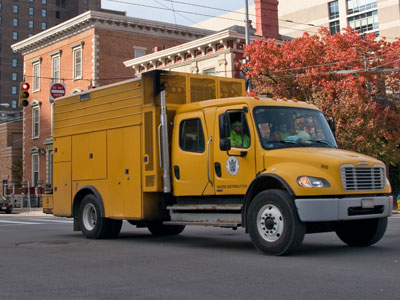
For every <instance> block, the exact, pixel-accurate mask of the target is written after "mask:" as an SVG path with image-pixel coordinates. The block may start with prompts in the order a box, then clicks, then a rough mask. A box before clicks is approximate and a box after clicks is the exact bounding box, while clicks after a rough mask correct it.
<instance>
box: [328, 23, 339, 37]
mask: <svg viewBox="0 0 400 300" xmlns="http://www.w3.org/2000/svg"><path fill="white" fill-rule="evenodd" d="M329 31H330V33H331V34H332V35H334V34H335V33H338V32H340V23H339V21H333V22H329Z"/></svg>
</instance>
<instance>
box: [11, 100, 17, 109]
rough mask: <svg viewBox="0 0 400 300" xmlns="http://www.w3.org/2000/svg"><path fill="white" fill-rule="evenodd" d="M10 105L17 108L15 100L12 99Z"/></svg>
mask: <svg viewBox="0 0 400 300" xmlns="http://www.w3.org/2000/svg"><path fill="white" fill-rule="evenodd" d="M11 107H12V108H17V100H13V101H12V102H11Z"/></svg>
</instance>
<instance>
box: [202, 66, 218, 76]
mask: <svg viewBox="0 0 400 300" xmlns="http://www.w3.org/2000/svg"><path fill="white" fill-rule="evenodd" d="M203 74H204V75H215V74H216V73H215V68H211V69H206V70H204V71H203Z"/></svg>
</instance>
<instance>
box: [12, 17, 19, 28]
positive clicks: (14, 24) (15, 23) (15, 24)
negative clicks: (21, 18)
mask: <svg viewBox="0 0 400 300" xmlns="http://www.w3.org/2000/svg"><path fill="white" fill-rule="evenodd" d="M13 26H14V27H18V19H17V18H14V19H13Z"/></svg>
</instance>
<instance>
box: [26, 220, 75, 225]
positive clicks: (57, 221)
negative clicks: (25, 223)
mask: <svg viewBox="0 0 400 300" xmlns="http://www.w3.org/2000/svg"><path fill="white" fill-rule="evenodd" d="M36 220H38V221H40V222H49V223H68V224H71V223H73V221H72V220H51V219H29V221H36Z"/></svg>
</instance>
